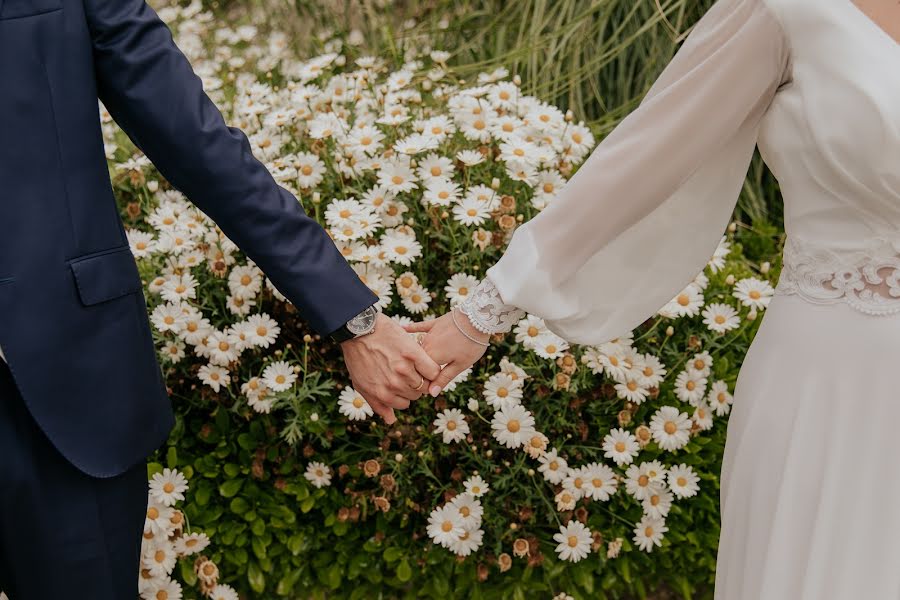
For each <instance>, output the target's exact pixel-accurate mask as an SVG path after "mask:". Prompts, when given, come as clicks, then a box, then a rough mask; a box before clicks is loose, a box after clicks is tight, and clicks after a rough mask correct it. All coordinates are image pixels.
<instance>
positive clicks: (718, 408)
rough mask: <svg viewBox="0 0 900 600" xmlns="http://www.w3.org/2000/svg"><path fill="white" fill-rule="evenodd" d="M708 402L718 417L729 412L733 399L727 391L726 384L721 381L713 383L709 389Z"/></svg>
mask: <svg viewBox="0 0 900 600" xmlns="http://www.w3.org/2000/svg"><path fill="white" fill-rule="evenodd" d="M708 402H709V404H710V405H711V406H712V409H713V410H714V411H715V412H716V414H717V415H718V416H720V417H721V416H722V415H727V414H728V413H729V412H731V405H732V404H733V403H734V397H733V396H732V395H731V393H729V391H728V384H727V383H725V382H724V381H722V380H721V379H719V380H718V381H716V382H714V383H713V384H712V385H711V386H710V388H709V396H708Z"/></svg>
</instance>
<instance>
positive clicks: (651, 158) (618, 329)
mask: <svg viewBox="0 0 900 600" xmlns="http://www.w3.org/2000/svg"><path fill="white" fill-rule="evenodd" d="M790 67H791V64H790V52H789V43H788V40H787V39H786V36H785V33H784V31H783V29H782V28H781V25H780V23H779V21H778V18H777V16H776V15H775V14H773V13H772V12H771V11H770V9H769V8H768V6H767V5H766V3H765V1H764V0H718V1H717V2H716V3H715V4H714V5H713V6H712V7H711V8H710V9H709V10H708V11H707V12H706V13H705V14H704V15H703V17H701V19H700V20H699V21H698V22H697V23H696V24H695V26H694V28H693V30H692V31H691V32H690V34H689V35H688V36H687V38H686V39H685V41H684V43H683V44H682V46H681V47H680V48H679V50H678V52H677V53H676V55H675V56H674V57H673V58H672V60H671V61H670V63H669V64H668V65H667V66H666V68H665V69H664V70H663V72H662V73H661V75H660V76H659V78H658V79H657V80H656V81H655V82H654V83H653V85H652V86H651V87H650V90H649V91H648V92H647V94H646V95H645V97H644V98H643V100H642V101H641V103H640V105H639V106H638V107H637V108H636V109H635V110H634V111H633V112H631V113H630V114H629V115H628V116H627V117H625V119H623V120H622V121H621V122H620V123H619V124H618V126H617V127H616V128H615V129H614V130H613V131H612V132H611V133H610V134H609V135H607V136H606V138H605V139H604V140H603V141H602V142H601V143H600V144H599V145H598V146H597V147H596V148H595V149H594V151H593V152H592V154H591V155H590V157H589V158H588V159H587V161H585V163H584V164H583V165H582V166H581V168H580V169H579V170H578V171H577V172H576V173H575V175H574V176H573V177H572V179H571V180H570V181H569V182H568V183H567V184H566V186H565V187H564V188H563V189H562V191H561V192H560V195H559V196H558V197H557V199H556V200H554V201H553V202H552V203H551V204H550V205H549V206H548V207H547V208H546V209H545V210H544V211H543V212H541V213H540V214H539V215H537V216H536V217H535V218H534V219H532V220H531V221H529V222H527V223H526V224H524V225H523V226H521V227H520V228H519V229H517V230H516V232H515V233H514V235H513V237H512V240H511V241H510V244H509V247H508V248H507V250H506V252H505V253H504V255H503V256H502V257H501V258H500V260H499V262H498V263H497V264H495V265H494V266H493V267H491V268H490V269H489V270H488V271H487V276H488V278H489V279H490V280H491V281H492V282H493V284H494V285H495V286H496V288H497V290H498V292H497V293H495V294H494V296H493V297H495V298H496V297H502V298H503V300H504V301H505V303H508V304H509V305H511V306H515V307H518V308H520V309H524V310H526V311H527V312H528V313H531V314H534V315H536V316H539V317H542V318H543V319H544V320H545V322H546V324H547V326H548V327H549V328H550V329H551V330H552V331H554V332H555V333H557V334H558V335H560V336H562V337H563V338H565V339H567V340H569V341H571V342H575V343H584V344H599V343H602V342H604V341H608V340H610V339H613V338H615V337H617V336H620V335H623V334H625V333H627V332H629V331H631V330H632V329H634V328H635V327H637V326H638V325H640V324H641V323H642V322H643V321H644V320H645V319H647V318H649V317H651V316H653V314H654V313H655V312H656V311H658V310H659V308H661V307H662V306H663V305H664V304H666V303H667V302H668V301H669V300H671V299H672V298H673V297H674V296H675V295H676V294H677V293H678V292H679V291H680V290H681V289H683V288H684V286H685V285H687V283H688V282H690V281H691V280H692V279H693V278H694V277H695V276H696V275H697V273H699V272H700V271H701V270H702V269H703V267H704V266H705V265H706V263H707V261H708V260H709V259H710V258H711V257H712V255H713V253H714V251H715V249H716V247H717V245H718V243H719V240H720V239H721V237H722V233H723V232H724V231H725V228H726V227H727V224H728V221H729V219H730V217H731V214H732V212H733V210H734V207H735V204H736V203H737V197H738V194H739V193H740V189H741V187H742V184H743V181H744V179H745V177H746V174H747V169H748V167H749V164H750V161H751V159H752V156H753V150H754V147H755V146H756V140H757V136H758V131H759V124H760V120H761V118H762V116H763V115H764V114H765V112H766V111H767V110H768V108H769V106H770V104H771V102H772V100H773V98H774V97H775V95H776V93H777V89H778V88H779V87H780V86H781V85H782V84H783V83H786V82H787V81H788V80H789V78H790V70H791V68H790ZM490 304H492V302H491V301H486V305H490ZM506 310H507V309H498V308H497V307H496V306H493V307H492V308H490V309H489V310H488V311H487V313H490V315H491V318H495V317H496V321H497V322H498V324H499V321H501V320H503V317H498V316H497V315H498V314H499V315H502V314H504V312H505V311H506ZM487 313H485V314H487ZM479 314H481V311H479ZM476 318H480V317H478V315H476Z"/></svg>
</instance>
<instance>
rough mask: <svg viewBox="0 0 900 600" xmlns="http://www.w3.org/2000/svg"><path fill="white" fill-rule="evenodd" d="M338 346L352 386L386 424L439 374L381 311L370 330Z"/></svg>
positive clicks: (423, 352)
mask: <svg viewBox="0 0 900 600" xmlns="http://www.w3.org/2000/svg"><path fill="white" fill-rule="evenodd" d="M450 326H451V327H452V326H453V324H452V323H451V325H450ZM469 343H471V342H469ZM473 345H474V344H473ZM341 349H342V350H343V352H344V361H345V362H346V364H347V370H348V371H349V372H350V379H351V380H352V381H353V387H354V388H355V389H356V391H358V392H359V393H360V394H362V396H363V398H365V399H366V401H367V402H368V403H369V406H371V407H372V410H373V411H374V412H375V413H377V414H378V415H379V416H381V418H382V419H384V422H385V423H387V424H388V425H390V424H392V423H394V422H395V421H396V420H397V417H395V416H394V409H395V408H397V409H405V408H408V407H409V403H410V402H411V401H412V400H417V399H419V398H420V397H421V396H422V394H424V393H425V392H426V391H427V390H428V388H429V386H430V385H431V382H432V381H434V380H435V379H437V378H438V377H439V376H441V377H442V376H443V374H442V373H441V367H440V366H439V365H438V364H437V363H436V362H435V361H434V360H432V359H431V358H430V357H429V356H428V354H426V352H425V350H424V349H423V347H422V346H420V345H419V344H418V343H416V340H415V338H413V336H411V335H409V334H407V333H406V332H405V331H404V330H403V328H402V327H400V325H398V324H397V323H396V322H395V321H394V320H393V319H391V318H390V317H387V316H385V315H384V314H382V313H379V314H378V316H377V318H376V321H375V331H374V332H372V333H370V334H369V335H365V336H362V337H359V338H354V339H351V340H348V341H346V342H343V343H342V344H341ZM461 370H462V369H461Z"/></svg>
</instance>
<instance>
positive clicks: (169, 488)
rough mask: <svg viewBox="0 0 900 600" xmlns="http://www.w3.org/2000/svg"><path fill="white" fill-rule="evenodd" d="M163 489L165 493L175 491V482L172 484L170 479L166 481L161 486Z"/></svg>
mask: <svg viewBox="0 0 900 600" xmlns="http://www.w3.org/2000/svg"><path fill="white" fill-rule="evenodd" d="M163 491H164V492H165V493H167V494H171V493H172V492H174V491H175V484H173V483H172V482H171V481H167V482H166V484H165V485H164V486H163Z"/></svg>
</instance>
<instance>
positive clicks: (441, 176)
mask: <svg viewBox="0 0 900 600" xmlns="http://www.w3.org/2000/svg"><path fill="white" fill-rule="evenodd" d="M416 171H417V173H418V175H419V179H421V180H422V181H429V180H434V181H443V182H446V183H451V182H450V178H451V177H452V176H453V173H454V171H455V169H454V168H453V161H452V160H450V159H449V158H447V157H446V156H439V155H437V154H434V153H432V154H429V155H428V156H427V157H425V158H424V159H422V160H421V161H419V166H418V168H417V170H416ZM457 192H458V186H457Z"/></svg>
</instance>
